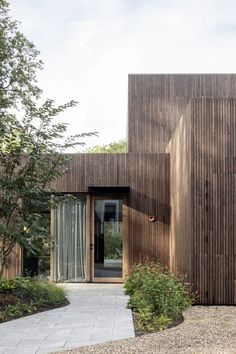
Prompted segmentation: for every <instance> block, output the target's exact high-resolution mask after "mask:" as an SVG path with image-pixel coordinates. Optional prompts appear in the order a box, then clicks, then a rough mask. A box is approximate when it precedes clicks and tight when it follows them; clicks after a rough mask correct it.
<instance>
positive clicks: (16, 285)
mask: <svg viewBox="0 0 236 354" xmlns="http://www.w3.org/2000/svg"><path fill="white" fill-rule="evenodd" d="M66 304H68V301H67V299H66V296H65V292H64V290H63V289H62V288H59V287H57V286H56V285H55V284H53V283H49V282H46V281H42V280H39V279H37V278H28V277H25V278H15V279H9V280H0V323H1V322H5V321H9V320H12V319H15V318H19V317H23V316H27V315H31V314H33V313H37V312H41V311H45V310H48V309H53V308H56V307H60V306H63V305H66Z"/></svg>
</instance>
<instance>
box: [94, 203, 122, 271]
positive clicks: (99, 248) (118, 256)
mask: <svg viewBox="0 0 236 354" xmlns="http://www.w3.org/2000/svg"><path fill="white" fill-rule="evenodd" d="M122 226H123V225H122V200H120V199H107V200H95V206H94V242H95V244H94V277H95V278H120V277H122V239H123V230H122Z"/></svg>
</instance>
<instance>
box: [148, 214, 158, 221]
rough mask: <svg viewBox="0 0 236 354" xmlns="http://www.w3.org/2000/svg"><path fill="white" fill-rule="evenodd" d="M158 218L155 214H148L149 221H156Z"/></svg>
mask: <svg viewBox="0 0 236 354" xmlns="http://www.w3.org/2000/svg"><path fill="white" fill-rule="evenodd" d="M156 220H157V218H156V216H155V215H148V221H149V222H154V221H156Z"/></svg>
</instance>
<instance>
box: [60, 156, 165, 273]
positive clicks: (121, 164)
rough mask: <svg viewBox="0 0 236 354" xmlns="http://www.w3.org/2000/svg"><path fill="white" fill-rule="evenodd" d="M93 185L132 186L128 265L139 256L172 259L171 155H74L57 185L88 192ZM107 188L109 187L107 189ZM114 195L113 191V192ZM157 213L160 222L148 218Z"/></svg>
mask: <svg viewBox="0 0 236 354" xmlns="http://www.w3.org/2000/svg"><path fill="white" fill-rule="evenodd" d="M91 187H96V188H98V187H100V188H101V192H102V190H104V191H105V193H107V188H109V187H110V188H112V187H129V193H128V213H129V226H128V228H129V230H128V234H129V242H128V248H129V254H128V256H127V263H129V266H128V268H129V269H130V267H131V266H132V264H134V263H135V262H137V261H138V259H139V258H140V257H142V258H143V257H146V256H150V257H157V258H159V259H160V260H161V261H162V262H163V263H164V264H166V265H167V264H168V262H169V212H170V209H169V155H168V154H74V155H72V156H71V162H70V165H69V172H68V173H67V175H66V176H64V177H62V178H60V179H59V180H58V181H57V183H56V184H55V185H54V188H55V189H56V190H58V191H60V192H67V193H69V192H70V193H89V190H90V188H91ZM104 188H106V189H104ZM113 194H114V192H113ZM149 215H155V216H156V217H157V219H158V220H159V222H150V221H148V216H149Z"/></svg>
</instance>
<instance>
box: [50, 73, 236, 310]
mask: <svg viewBox="0 0 236 354" xmlns="http://www.w3.org/2000/svg"><path fill="white" fill-rule="evenodd" d="M128 101H129V106H128V151H127V153H125V154H74V155H71V162H70V165H69V172H68V173H67V174H66V175H65V176H64V177H61V178H60V179H58V180H57V181H55V183H54V185H53V187H54V188H55V189H56V190H57V191H58V192H62V193H63V192H65V193H85V194H86V195H87V200H88V204H90V200H91V199H92V198H93V196H94V195H95V194H96V193H105V192H106V193H107V192H109V193H112V191H113V193H121V194H122V190H126V196H127V205H126V212H125V213H126V217H127V218H128V225H127V230H126V236H127V239H126V241H127V242H126V243H125V249H124V251H123V255H124V257H125V260H126V266H125V267H126V270H125V272H126V273H128V272H129V271H130V268H131V266H132V265H133V264H134V263H135V262H136V261H137V260H138V259H139V258H140V257H142V258H144V257H146V256H149V257H150V258H158V259H159V260H160V261H161V262H162V263H163V264H165V265H169V266H170V268H171V270H172V271H173V272H174V273H181V274H183V273H184V274H186V276H187V279H188V281H189V282H190V283H191V284H192V286H193V289H194V290H195V291H197V293H198V302H199V303H202V304H236V74H187V75H182V74H180V75H172V74H171V75H129V98H128ZM127 191H129V192H127ZM89 207H90V206H89V205H88V208H89ZM150 215H152V216H154V217H155V221H154V222H150V221H149V219H148V217H149V216H150ZM89 219H90V218H89V217H88V220H87V223H88V224H89V223H90V220H89ZM89 232H90V231H89Z"/></svg>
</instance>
